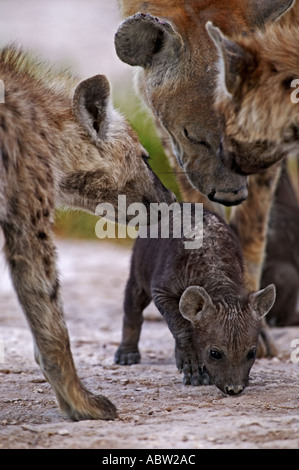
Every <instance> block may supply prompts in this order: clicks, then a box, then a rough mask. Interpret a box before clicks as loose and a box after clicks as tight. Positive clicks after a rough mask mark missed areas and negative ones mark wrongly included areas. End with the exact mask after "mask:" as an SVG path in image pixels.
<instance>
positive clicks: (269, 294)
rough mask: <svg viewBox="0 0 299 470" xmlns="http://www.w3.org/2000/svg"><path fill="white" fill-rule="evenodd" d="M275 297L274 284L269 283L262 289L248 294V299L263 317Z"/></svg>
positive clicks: (268, 310)
mask: <svg viewBox="0 0 299 470" xmlns="http://www.w3.org/2000/svg"><path fill="white" fill-rule="evenodd" d="M275 299H276V289H275V286H274V284H270V285H269V286H268V287H266V288H265V289H263V290H259V291H258V292H253V293H252V294H249V301H250V303H251V305H252V307H253V308H254V310H255V311H256V312H257V314H258V316H259V317H260V318H262V317H265V316H266V315H267V313H269V312H270V310H271V308H272V307H273V305H274V302H275Z"/></svg>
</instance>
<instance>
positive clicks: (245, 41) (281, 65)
mask: <svg viewBox="0 0 299 470" xmlns="http://www.w3.org/2000/svg"><path fill="white" fill-rule="evenodd" d="M296 7H297V8H296ZM296 7H294V11H295V12H296V11H297V13H298V15H297V16H298V22H299V3H297V4H296ZM207 29H208V31H209V33H210V36H211V37H212V38H213V40H214V41H215V44H216V45H217V47H218V49H219V52H220V64H219V65H220V67H219V69H220V73H219V80H218V87H217V92H216V111H217V112H218V113H219V114H220V115H221V117H222V119H221V130H222V142H221V147H220V157H221V159H222V160H223V162H224V163H225V164H226V165H227V166H228V167H229V168H232V169H233V170H234V171H237V172H238V173H241V174H250V173H256V172H257V171H260V170H263V169H265V168H267V167H269V166H270V165H273V164H274V163H276V162H277V161H279V160H281V159H282V158H283V157H285V156H288V155H290V154H293V155H297V156H298V155H299V88H298V89H297V87H299V53H298V43H299V30H298V24H297V25H295V26H284V25H282V26H281V25H280V24H275V25H271V26H269V27H268V28H266V30H265V31H264V32H259V33H255V34H254V35H253V36H251V37H247V38H246V37H239V38H238V39H234V40H233V39H230V38H227V37H226V36H224V35H223V33H222V32H221V31H220V29H219V28H216V27H214V26H213V25H212V24H211V23H208V24H207Z"/></svg>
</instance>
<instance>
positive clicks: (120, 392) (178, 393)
mask: <svg viewBox="0 0 299 470" xmlns="http://www.w3.org/2000/svg"><path fill="white" fill-rule="evenodd" d="M0 245H1V243H0ZM58 249H59V266H60V271H61V283H62V291H63V300H64V308H65V315H66V319H67V324H68V328H69V332H70V336H71V343H72V350H73V354H74V358H75V362H76V365H77V369H78V372H79V375H80V377H81V378H82V380H83V382H84V383H85V385H86V386H87V387H88V388H89V389H90V390H92V391H93V392H95V393H100V394H104V395H106V396H107V397H109V398H110V399H111V400H112V401H113V402H114V403H115V404H116V406H117V407H118V410H119V419H118V420H115V421H108V422H105V421H83V422H79V423H74V422H71V421H69V420H67V419H65V418H64V417H63V416H62V415H61V413H60V411H59V409H58V406H57V404H56V400H55V396H54V393H53V391H52V389H51V388H50V386H49V385H48V383H47V382H45V380H44V379H43V376H42V374H41V372H40V371H39V368H38V367H37V365H36V364H35V362H34V360H33V347H32V339H31V334H30V332H29V329H28V327H27V324H26V322H25V319H24V316H23V314H22V312H21V309H20V307H19V305H18V302H17V300H16V297H15V294H14V292H13V290H12V287H11V284H10V279H9V276H8V272H7V269H6V268H5V263H4V260H3V258H0V270H1V285H0V312H1V315H0V344H1V341H2V345H3V344H4V358H2V360H3V359H4V362H3V363H2V364H0V381H1V387H0V448H5V449H17V448H26V449H48V448H49V449H54V448H60V449H74V448H85V449H87V448H88V449H223V448H227V449H230V448H232V449H240V448H241V449H242V448H249V449H256V448H258V449H264V448H267V449H269V448H270V449H280V448H282V449H293V448H299V381H298V372H299V364H293V363H292V362H291V360H290V356H291V353H292V352H294V349H292V347H291V342H292V340H294V339H297V338H299V328H285V329H274V330H273V334H274V336H275V338H276V341H277V345H278V347H279V358H275V359H271V360H270V359H261V360H257V361H256V363H255V364H254V366H253V368H252V371H251V381H250V385H249V386H248V387H247V389H246V390H245V391H244V392H243V393H242V394H241V395H239V396H237V397H227V396H224V395H223V394H222V392H220V391H219V390H218V389H217V388H216V387H215V386H208V387H190V386H183V385H182V377H181V375H180V374H179V372H178V371H177V369H176V367H175V364H174V341H173V339H172V336H171V334H170V333H169V331H168V329H167V326H166V324H165V323H164V321H163V319H162V317H161V316H160V314H159V313H158V312H157V310H156V309H155V307H154V306H153V305H152V304H151V305H150V306H149V307H148V308H147V310H146V313H145V317H146V321H145V322H144V326H143V330H142V335H141V342H140V349H141V354H142V362H141V364H139V365H135V366H131V367H124V366H119V365H115V364H114V363H113V356H114V352H115V350H116V348H117V345H118V343H119V340H120V334H121V322H122V301H123V291H124V286H125V283H126V279H127V276H128V269H129V262H130V250H129V249H126V248H123V247H120V246H118V245H114V244H110V243H105V242H77V241H65V240H64V241H61V240H59V241H58ZM296 357H299V353H298V354H297V355H296Z"/></svg>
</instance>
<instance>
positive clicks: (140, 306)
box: [114, 272, 151, 365]
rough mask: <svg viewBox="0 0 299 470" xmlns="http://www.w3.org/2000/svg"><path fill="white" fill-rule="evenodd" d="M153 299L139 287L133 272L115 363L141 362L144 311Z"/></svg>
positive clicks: (128, 285) (126, 293) (126, 297)
mask: <svg viewBox="0 0 299 470" xmlns="http://www.w3.org/2000/svg"><path fill="white" fill-rule="evenodd" d="M150 302H151V298H150V297H149V296H148V295H147V294H146V292H144V290H143V289H142V288H141V287H139V286H138V282H137V281H136V279H135V274H134V273H132V272H131V275H130V278H129V280H128V282H127V286H126V291H125V300H124V317H123V328H122V340H121V344H120V345H119V347H118V349H117V351H116V353H115V356H114V361H115V362H116V363H117V364H121V365H132V364H138V363H139V362H140V352H139V348H138V342H139V338H140V333H141V327H142V323H143V315H142V314H143V310H144V309H145V308H146V307H147V306H148V305H149V304H150Z"/></svg>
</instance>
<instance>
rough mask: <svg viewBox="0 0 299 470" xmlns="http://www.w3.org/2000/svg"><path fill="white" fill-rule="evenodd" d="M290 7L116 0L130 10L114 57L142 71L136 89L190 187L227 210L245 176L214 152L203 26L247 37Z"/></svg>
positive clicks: (240, 196) (211, 75) (252, 1)
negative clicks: (166, 137)
mask: <svg viewBox="0 0 299 470" xmlns="http://www.w3.org/2000/svg"><path fill="white" fill-rule="evenodd" d="M292 2H293V0H284V1H283V0H264V1H263V2H261V1H259V0H248V1H246V2H239V1H236V0H225V1H221V2H220V1H218V0H212V1H210V2H195V1H194V0H181V1H176V2H172V1H171V2H167V5H166V2H161V1H158V0H152V1H149V2H138V1H135V2H130V3H129V2H127V1H126V0H123V1H122V2H121V3H122V6H123V13H125V14H126V13H128V12H129V11H130V12H132V10H133V6H134V10H133V12H136V14H135V15H134V16H130V17H129V18H127V19H126V20H125V21H124V22H123V23H122V24H121V25H120V27H119V29H118V31H117V33H116V36H115V46H116V52H117V54H118V56H119V58H120V59H121V60H122V61H124V62H126V63H128V64H130V65H132V66H139V67H141V68H140V69H139V71H138V74H137V82H138V83H137V86H138V90H139V92H140V93H141V95H142V96H143V98H144V100H145V102H146V103H147V104H148V106H149V107H150V108H151V109H152V111H153V112H154V114H155V116H156V117H157V119H158V122H160V124H161V125H162V127H163V128H164V129H165V130H166V131H167V132H168V135H169V138H170V140H171V142H172V147H173V153H174V155H175V156H176V159H177V162H178V163H179V165H180V166H181V168H182V170H183V171H184V172H185V173H186V174H187V176H188V178H189V180H190V182H191V183H192V185H193V186H194V187H195V188H196V189H198V190H199V191H201V192H202V193H204V194H205V195H207V196H208V197H209V198H210V199H211V200H213V201H217V202H220V203H222V204H226V205H233V204H238V203H240V202H241V201H243V200H244V199H246V197H247V178H246V177H245V176H240V175H238V174H236V173H234V172H232V171H230V170H228V169H227V168H226V167H225V166H224V165H223V163H222V161H221V160H220V159H219V158H218V155H217V152H218V149H219V142H220V132H219V129H218V116H217V114H216V113H215V112H214V110H213V105H212V103H213V100H214V88H215V77H216V63H217V51H216V48H215V46H214V44H213V42H212V41H211V40H210V38H209V36H208V34H207V31H206V28H205V24H206V22H207V21H208V20H212V21H214V22H215V24H216V25H219V26H220V27H221V28H223V30H224V31H225V32H226V33H227V34H229V33H241V32H250V31H251V30H253V29H254V28H257V27H259V26H263V25H264V24H265V23H266V22H268V21H270V22H272V21H274V20H276V19H277V18H278V17H279V16H280V15H281V14H282V13H283V12H284V11H285V10H286V9H288V8H289V7H290V5H291V4H292ZM127 4H128V6H127ZM161 4H163V5H161ZM132 5H133V6H132ZM138 11H139V12H141V13H137V12H138ZM228 12H229V13H228ZM130 14H132V13H130ZM152 15H155V17H154V16H152Z"/></svg>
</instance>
